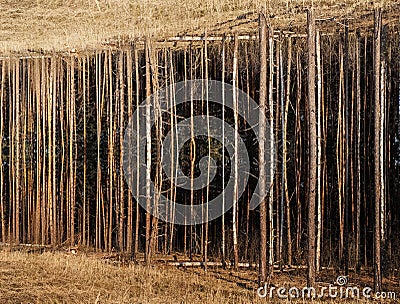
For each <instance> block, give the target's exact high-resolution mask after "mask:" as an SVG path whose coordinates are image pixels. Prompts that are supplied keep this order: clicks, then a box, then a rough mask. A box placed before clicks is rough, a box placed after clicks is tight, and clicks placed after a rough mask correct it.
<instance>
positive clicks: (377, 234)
mask: <svg viewBox="0 0 400 304" xmlns="http://www.w3.org/2000/svg"><path fill="white" fill-rule="evenodd" d="M381 29H382V12H381V10H380V9H376V10H375V22H374V166H375V172H374V188H375V226H374V289H375V292H380V291H381V290H382V274H381V230H380V225H381V212H380V210H381V186H382V185H381V174H382V168H381V166H380V164H381V162H380V161H381V157H382V155H380V152H381V147H380V145H381V141H380V135H381V125H380V123H381V113H380V112H381V108H380V107H381V100H380V97H381V96H380V68H381Z"/></svg>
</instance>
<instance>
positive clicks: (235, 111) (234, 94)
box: [232, 34, 239, 271]
mask: <svg viewBox="0 0 400 304" xmlns="http://www.w3.org/2000/svg"><path fill="white" fill-rule="evenodd" d="M238 44H239V42H238V39H237V35H236V34H235V37H234V49H233V75H232V77H233V91H232V97H233V116H234V122H235V140H234V147H235V148H234V151H235V161H234V164H233V170H234V173H233V176H234V185H233V209H232V212H233V215H232V232H233V254H234V268H235V271H237V269H238V263H239V252H238V237H237V228H238V219H237V216H238V200H239V197H238V176H239V160H238V136H239V117H238V100H237V91H236V88H237V85H238V83H237V76H238V67H237V64H238V63H237V62H238Z"/></svg>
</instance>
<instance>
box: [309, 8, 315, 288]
mask: <svg viewBox="0 0 400 304" xmlns="http://www.w3.org/2000/svg"><path fill="white" fill-rule="evenodd" d="M307 23H308V39H307V44H308V75H307V76H308V77H307V78H308V79H307V81H308V115H309V120H308V122H309V152H310V153H309V170H310V173H309V189H308V196H309V203H308V273H307V286H309V287H311V286H314V285H315V195H316V169H317V132H316V131H317V130H316V125H317V120H316V107H315V19H314V12H313V10H312V9H310V10H309V11H307Z"/></svg>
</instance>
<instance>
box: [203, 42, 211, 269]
mask: <svg viewBox="0 0 400 304" xmlns="http://www.w3.org/2000/svg"><path fill="white" fill-rule="evenodd" d="M205 37H206V38H207V35H205ZM204 64H205V75H204V78H205V84H204V85H205V90H206V92H205V95H206V107H207V113H206V116H207V144H208V158H209V159H211V138H210V105H209V100H208V51H207V39H205V40H204ZM210 169H211V168H210V162H208V165H207V189H206V191H207V192H206V202H207V204H206V214H205V219H206V222H205V223H204V225H205V236H204V269H205V270H206V271H207V254H208V202H209V199H210Z"/></svg>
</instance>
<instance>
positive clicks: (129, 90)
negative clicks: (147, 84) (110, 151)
mask: <svg viewBox="0 0 400 304" xmlns="http://www.w3.org/2000/svg"><path fill="white" fill-rule="evenodd" d="M132 75H133V70H132V49H128V50H127V51H126V81H127V84H126V87H127V94H128V96H127V99H128V104H127V112H128V119H130V118H131V116H132V110H133V109H132V107H133V88H132V80H133V77H132ZM137 147H139V146H137ZM137 151H139V149H138V150H137ZM129 165H130V166H131V165H132V164H131V163H129ZM136 170H139V167H137V168H136ZM120 174H122V172H120ZM127 196H128V197H127V201H128V204H127V206H128V210H127V213H128V214H127V219H126V251H127V252H128V254H130V255H131V254H132V253H133V258H135V257H136V256H135V253H136V252H135V250H136V248H134V247H132V241H133V231H132V224H133V200H132V195H131V193H130V192H129V191H128V194H127ZM135 237H136V234H135Z"/></svg>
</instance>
